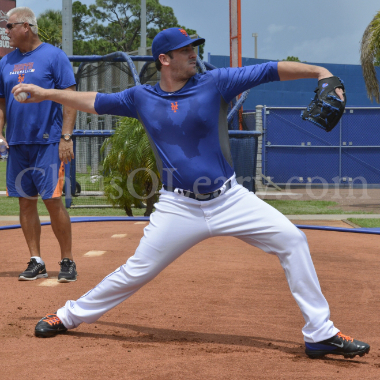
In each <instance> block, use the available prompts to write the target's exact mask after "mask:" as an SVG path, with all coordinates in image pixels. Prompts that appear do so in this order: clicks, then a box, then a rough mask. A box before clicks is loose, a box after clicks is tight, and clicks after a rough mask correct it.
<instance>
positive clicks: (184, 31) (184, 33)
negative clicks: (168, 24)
mask: <svg viewBox="0 0 380 380" xmlns="http://www.w3.org/2000/svg"><path fill="white" fill-rule="evenodd" d="M178 30H179V31H180V32H181V33H182V34H183V35H185V36H186V37H189V35H188V34H187V32H186V30H185V29H178Z"/></svg>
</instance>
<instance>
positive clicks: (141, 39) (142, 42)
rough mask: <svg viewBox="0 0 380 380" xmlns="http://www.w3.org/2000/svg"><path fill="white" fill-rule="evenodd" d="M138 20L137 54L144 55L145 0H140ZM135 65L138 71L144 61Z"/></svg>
mask: <svg viewBox="0 0 380 380" xmlns="http://www.w3.org/2000/svg"><path fill="white" fill-rule="evenodd" d="M140 22H141V24H140V47H139V48H138V54H139V55H146V0H141V17H140ZM137 66H138V67H137V70H138V72H139V73H140V71H141V69H142V67H143V66H144V62H139V63H138V64H137Z"/></svg>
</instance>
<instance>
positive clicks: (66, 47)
mask: <svg viewBox="0 0 380 380" xmlns="http://www.w3.org/2000/svg"><path fill="white" fill-rule="evenodd" d="M62 50H63V51H64V52H65V53H66V54H67V55H73V5H72V0H62Z"/></svg>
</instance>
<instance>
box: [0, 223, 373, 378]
mask: <svg viewBox="0 0 380 380" xmlns="http://www.w3.org/2000/svg"><path fill="white" fill-rule="evenodd" d="M145 225H146V224H143V223H141V222H140V223H139V224H135V223H134V222H99V223H76V224H73V226H72V227H73V239H74V257H75V260H76V263H77V268H78V273H79V276H78V281H76V282H73V283H68V284H61V283H58V282H57V281H56V279H57V276H58V271H59V265H58V261H59V249H58V243H57V241H56V239H55V238H54V236H53V233H52V231H51V228H50V226H44V227H42V255H43V258H44V260H45V263H46V267H47V271H48V273H49V278H48V279H40V280H36V281H18V280H17V278H18V275H19V273H20V272H22V271H23V270H24V269H25V268H26V264H27V262H28V261H29V260H28V253H27V247H26V243H25V241H24V238H23V235H22V231H21V229H14V230H5V231H0V237H1V253H0V255H1V256H0V257H1V269H0V284H1V289H2V291H1V309H0V339H1V345H0V357H1V361H0V373H1V378H2V379H6V380H11V379H30V380H34V379H49V380H50V379H66V378H75V379H92V380H97V379H131V380H135V379H139V380H140V379H141V380H148V379H152V380H171V379H173V380H179V379H184V380H193V379H202V380H203V379H207V380H213V379H215V380H224V379H226V380H227V379H228V380H232V379H234V380H235V379H236V380H242V379H276V380H277V379H289V380H290V379H292V380H293V379H324V380H325V379H345V380H347V379H355V380H357V379H359V378H360V379H379V378H380V327H379V326H380V323H379V310H380V277H379V268H380V254H379V248H378V247H379V237H378V236H377V235H366V234H357V233H347V232H344V233H343V232H325V231H316V230H306V231H305V233H306V235H307V237H308V241H309V244H310V248H311V253H312V257H313V260H314V265H315V267H316V270H317V273H318V276H319V280H320V283H321V287H322V290H323V292H324V295H325V297H326V298H327V300H328V302H329V304H330V308H331V319H332V320H333V321H334V323H335V325H336V326H337V327H338V328H340V329H341V330H342V332H343V333H344V334H346V335H351V336H353V337H354V338H356V339H359V340H362V341H364V342H367V343H369V344H370V345H371V351H370V353H369V354H368V355H365V356H364V357H358V356H357V357H355V359H344V358H343V357H339V356H338V357H334V356H326V357H325V358H323V359H314V360H312V359H309V358H308V357H307V356H306V355H305V353H304V344H303V337H302V334H301V328H302V326H303V324H304V320H303V318H302V315H301V312H300V311H299V309H298V307H297V305H296V303H295V301H294V299H293V298H292V296H291V293H290V291H289V289H288V285H287V283H286V279H285V275H284V273H283V270H282V268H281V266H280V264H279V261H278V259H277V258H276V257H275V256H272V255H269V254H266V253H264V252H262V251H261V250H259V249H256V248H252V247H250V246H248V245H247V244H245V243H243V242H241V241H239V240H237V239H234V238H230V237H220V238H213V239H209V240H206V241H203V242H202V243H200V244H198V245H196V246H195V247H193V248H192V249H191V250H190V251H188V252H187V253H185V254H184V255H183V256H182V257H180V258H179V259H178V260H177V261H175V262H174V263H173V264H172V265H171V266H169V267H168V268H166V269H165V270H164V271H163V272H162V273H160V274H159V275H158V276H157V277H156V278H155V279H154V280H153V281H152V282H150V283H149V284H147V285H146V286H145V287H143V288H142V289H141V290H140V291H138V292H137V293H136V294H135V295H133V296H132V297H131V298H130V299H129V300H127V301H125V302H124V303H122V304H120V305H119V306H117V307H116V308H114V309H112V310H111V311H110V312H109V313H107V314H105V315H104V316H103V317H101V318H100V319H99V321H97V322H96V323H94V324H92V325H85V324H82V325H81V326H79V327H78V328H77V329H74V330H70V331H69V332H68V333H66V334H62V335H58V336H56V337H54V338H46V339H41V338H35V337H34V335H33V334H34V327H35V325H36V323H37V322H38V320H39V319H40V318H41V317H42V316H44V315H45V314H47V313H54V312H55V311H56V310H57V308H59V307H61V306H63V304H64V303H65V301H66V300H68V299H77V298H78V297H80V296H81V295H82V294H84V293H85V292H87V291H88V290H90V289H91V288H92V287H93V286H95V285H96V284H97V283H98V282H99V281H101V280H102V279H103V278H104V277H105V276H106V275H107V274H109V273H110V272H112V271H113V270H115V269H116V268H117V267H118V266H120V265H121V264H123V263H124V262H125V261H126V260H127V258H128V257H129V256H131V255H133V253H134V250H135V248H136V247H137V245H138V244H139V240H140V238H141V237H142V235H143V228H144V226H145ZM113 235H126V236H118V237H112V236H113ZM169 238H170V236H168V239H169ZM89 251H105V253H103V254H101V255H99V256H85V254H86V253H87V252H89Z"/></svg>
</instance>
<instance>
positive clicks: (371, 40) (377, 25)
mask: <svg viewBox="0 0 380 380" xmlns="http://www.w3.org/2000/svg"><path fill="white" fill-rule="evenodd" d="M360 61H361V65H362V69H363V77H364V82H365V85H366V88H367V94H368V97H369V98H370V99H371V101H373V99H374V98H375V100H376V102H377V103H380V94H379V82H378V79H377V75H376V70H375V66H378V65H379V64H380V12H378V13H377V14H376V15H375V17H374V18H373V19H372V21H371V22H370V24H369V25H368V26H367V28H366V30H365V31H364V34H363V38H362V41H361V46H360Z"/></svg>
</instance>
